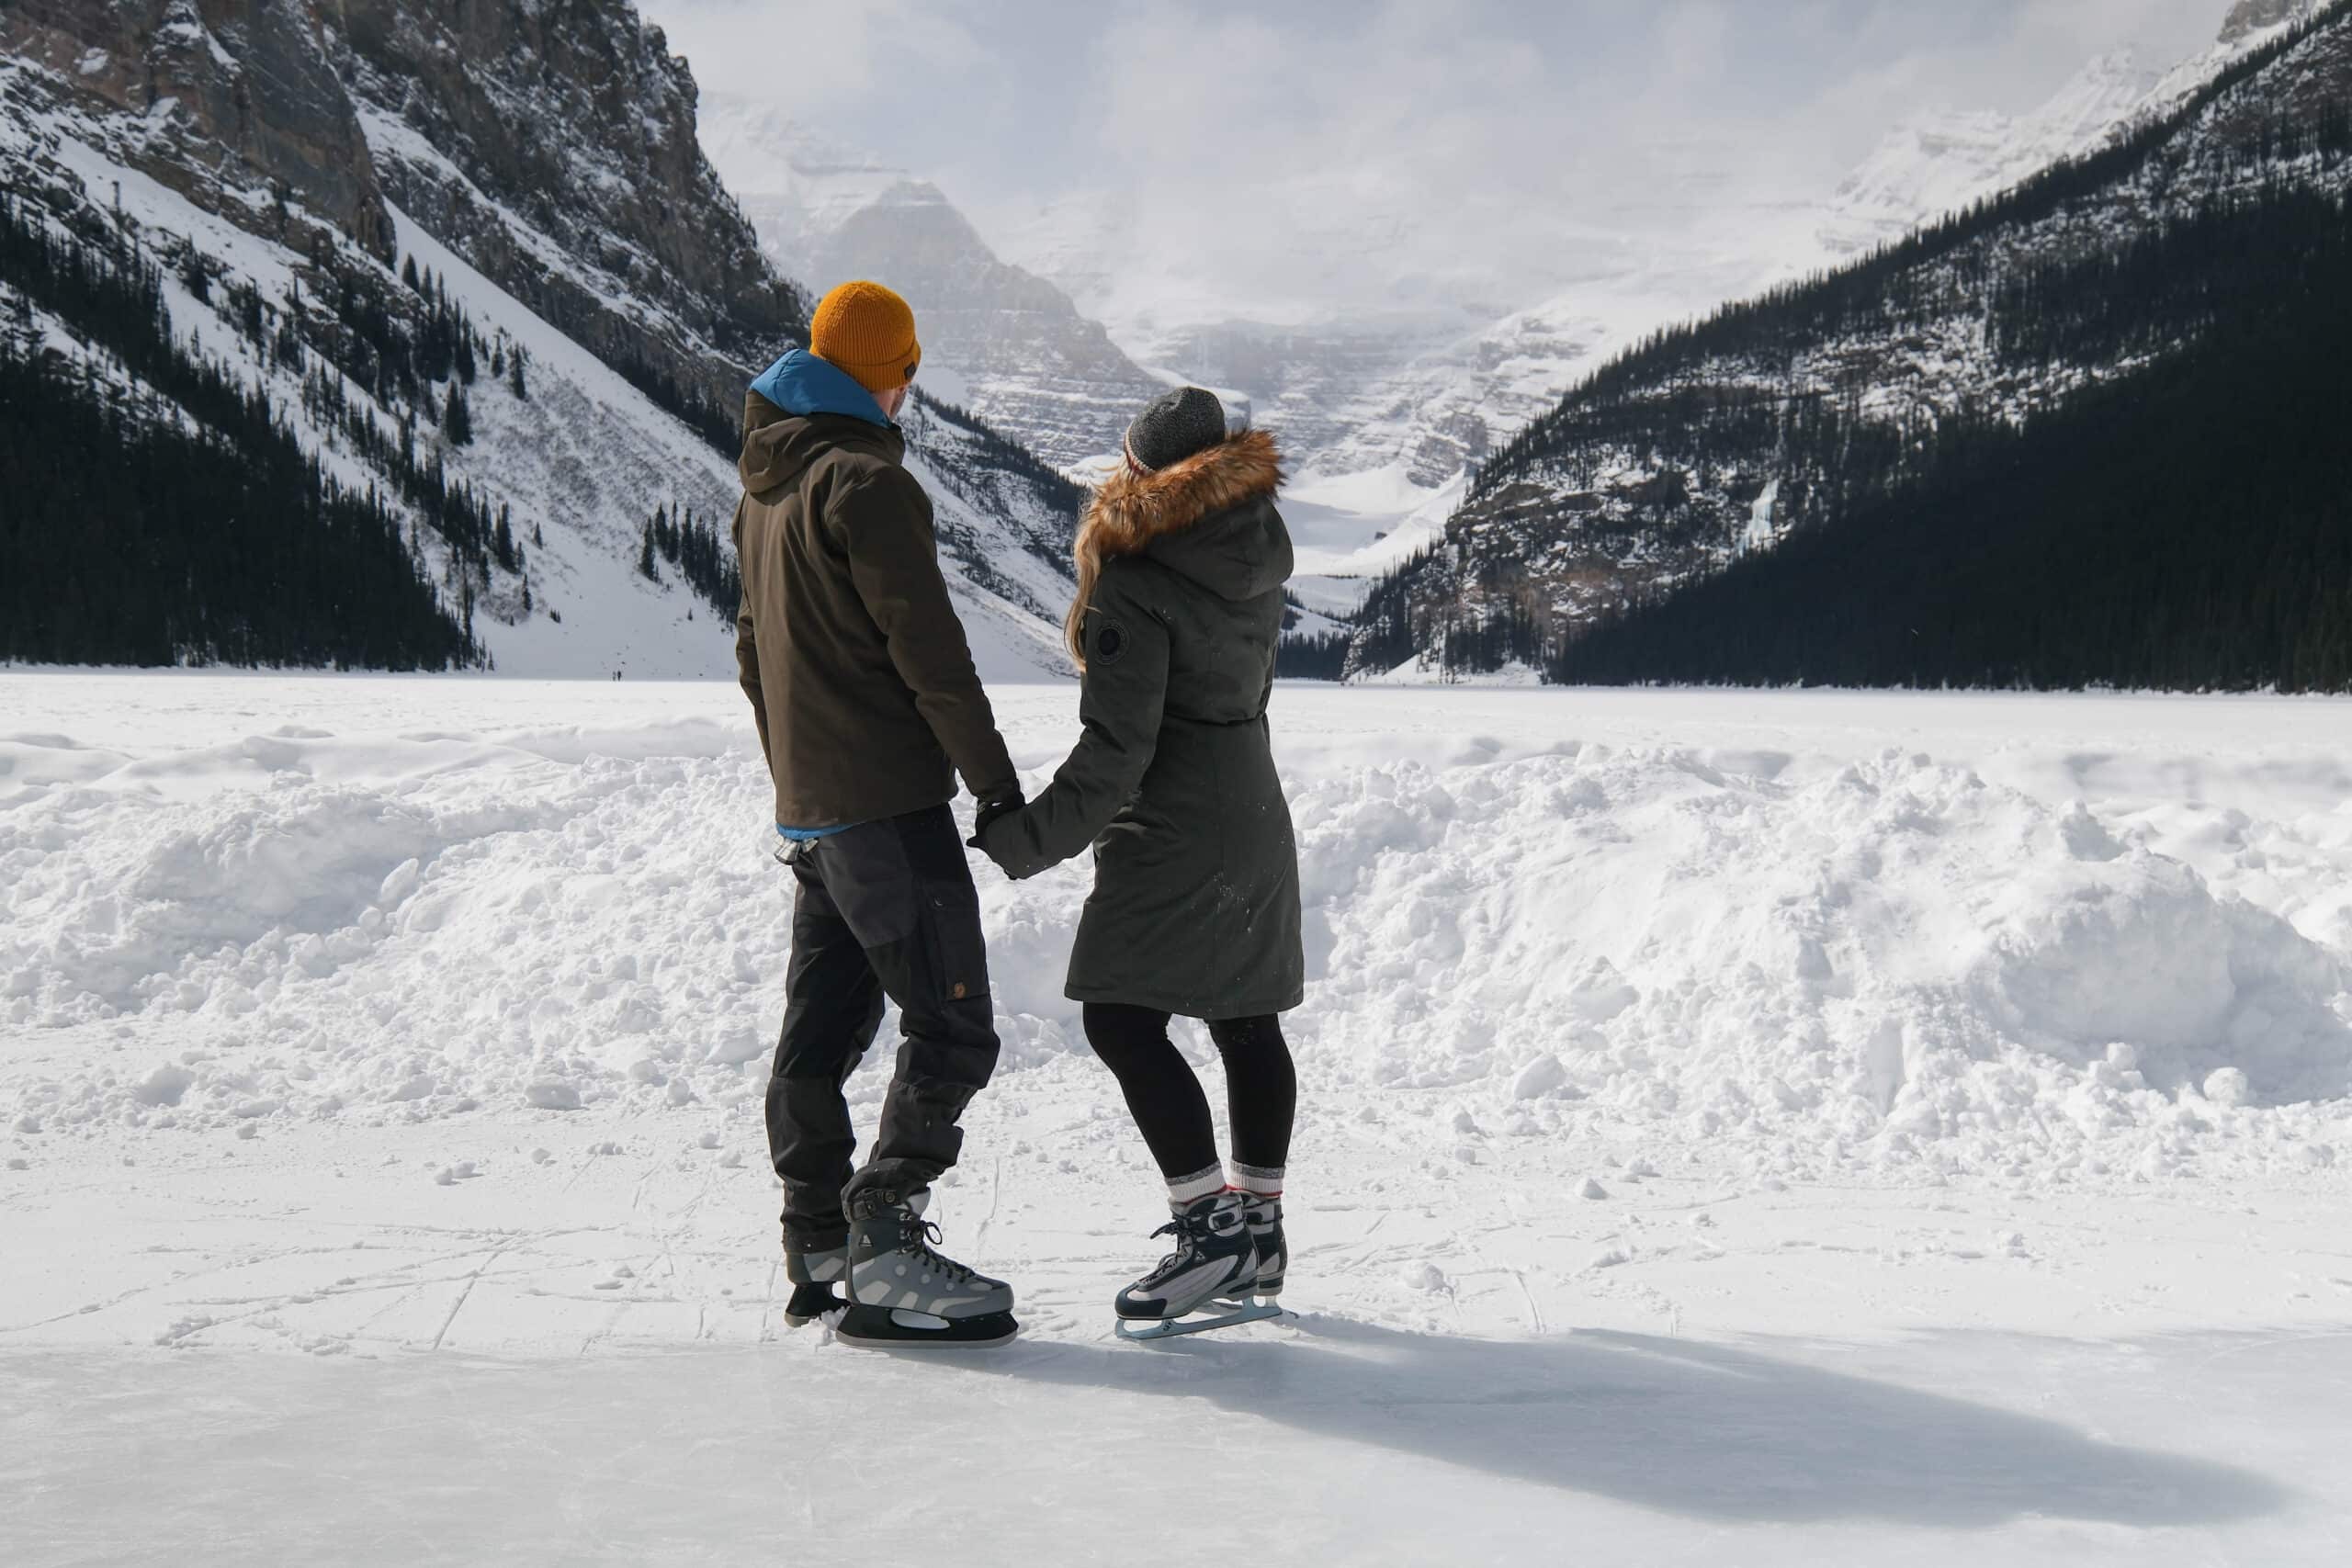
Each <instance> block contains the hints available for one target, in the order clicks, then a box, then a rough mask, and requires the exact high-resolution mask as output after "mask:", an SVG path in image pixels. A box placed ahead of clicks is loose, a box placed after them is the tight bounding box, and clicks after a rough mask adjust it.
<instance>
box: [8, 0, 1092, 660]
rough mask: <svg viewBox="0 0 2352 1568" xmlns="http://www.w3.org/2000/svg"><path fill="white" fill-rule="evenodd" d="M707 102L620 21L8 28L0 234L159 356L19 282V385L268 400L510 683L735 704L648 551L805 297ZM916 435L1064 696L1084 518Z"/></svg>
mask: <svg viewBox="0 0 2352 1568" xmlns="http://www.w3.org/2000/svg"><path fill="white" fill-rule="evenodd" d="M694 117H695V85H694V82H693V78H692V76H691V75H690V74H689V73H688V72H687V69H686V67H685V64H684V62H683V61H680V60H677V59H675V58H674V57H673V56H671V55H670V54H669V53H668V51H667V49H666V47H665V44H664V40H663V39H662V34H661V33H660V32H659V30H658V29H654V28H648V27H646V26H644V25H643V24H642V23H641V22H640V21H639V18H638V17H637V14H636V12H635V11H634V10H633V9H632V8H631V7H630V6H628V4H626V3H625V0H583V3H581V4H574V5H569V6H563V7H561V8H560V11H558V10H551V9H550V8H548V7H547V6H540V5H536V4H530V3H527V0H503V3H492V4H476V5H469V6H463V7H444V6H427V5H423V4H419V3H414V0H343V3H341V4H338V5H336V6H334V7H333V8H332V9H328V8H324V7H313V6H310V5H308V4H305V3H302V0H205V3H203V4H201V5H199V4H197V3H195V0H98V3H95V4H70V5H65V4H59V5H51V4H46V3H42V0H27V3H26V4H22V5H17V6H11V7H10V8H8V9H7V10H6V11H5V12H0V175H5V183H6V188H7V190H8V192H9V194H10V196H11V197H12V198H13V200H14V201H15V202H16V204H17V205H16V208H15V211H16V212H17V216H18V218H19V220H22V221H25V222H28V223H29V224H30V225H32V226H33V228H32V231H33V232H35V233H45V234H47V235H49V236H50V237H51V238H50V241H49V242H48V243H53V244H57V245H65V244H69V243H70V244H72V245H74V246H77V247H79V248H78V249H77V250H75V252H74V255H75V256H76V257H77V258H78V259H79V260H80V261H83V262H86V264H87V265H91V266H94V267H97V268H100V269H103V270H105V271H106V272H107V274H108V275H109V276H112V275H115V274H120V275H121V276H139V275H141V272H142V269H152V270H153V271H154V272H156V273H157V274H158V275H159V276H158V289H159V308H160V310H161V312H162V313H163V315H164V316H165V317H166V318H167V319H168V336H167V340H166V341H168V342H169V343H170V344H173V345H174V346H173V349H172V351H171V354H170V355H169V356H168V357H169V358H170V359H171V360H172V364H171V365H160V366H159V365H158V364H144V363H133V362H132V361H131V360H130V359H127V358H126V357H125V355H124V353H123V351H122V350H121V349H120V347H119V346H113V347H110V346H108V344H109V341H110V340H109V339H108V338H107V333H105V332H103V331H101V330H99V327H98V325H97V324H96V321H95V318H94V316H93V315H92V312H91V310H89V309H88V308H87V302H86V301H79V302H77V299H76V298H74V297H71V296H70V293H61V292H60V289H59V288H58V287H57V286H55V285H54V284H53V282H52V283H46V284H45V283H41V282H40V281H39V280H38V278H37V277H36V275H35V273H34V272H30V271H27V270H25V269H23V268H21V267H20V268H17V269H16V270H14V271H12V272H11V273H10V274H8V275H7V276H6V277H0V298H5V299H7V300H8V301H9V302H10V304H11V305H12V307H13V310H14V314H13V325H12V327H11V328H10V339H9V344H10V352H11V353H12V354H13V355H46V356H47V358H48V361H49V362H50V363H51V367H52V370H53V371H54V372H57V373H59V374H63V375H64V379H63V381H62V382H61V384H67V385H74V386H86V387H91V388H105V389H110V390H109V391H108V392H107V394H106V396H107V397H108V398H109V399H110V400H112V401H113V402H114V403H116V404H118V405H119V407H120V408H122V409H123V410H126V411H128V412H129V413H130V417H132V418H134V419H141V420H143V419H151V418H154V417H164V418H166V419H171V418H176V419H177V420H178V421H180V422H181V423H184V424H185V425H186V426H187V428H188V429H190V430H191V431H192V432H194V433H196V434H199V435H201V434H204V421H203V420H202V419H200V418H198V417H197V416H196V415H193V414H191V413H189V412H187V409H186V408H184V407H175V405H174V404H173V402H172V400H171V394H170V392H169V391H168V388H169V387H170V386H172V385H175V384H176V382H175V377H176V378H178V379H180V380H185V379H186V378H187V377H188V376H191V375H195V374H198V372H199V371H204V370H210V371H217V372H219V373H220V375H222V376H224V377H226V378H228V379H229V380H230V381H231V382H232V383H233V384H235V385H240V386H243V388H245V389H247V390H248V392H249V393H250V394H252V395H255V396H259V397H262V398H266V399H267V400H268V403H267V405H266V408H267V410H268V414H267V418H268V419H269V420H271V421H275V422H276V423H277V424H278V425H279V426H280V427H281V428H282V429H283V430H284V431H286V432H287V433H288V434H290V435H291V437H292V438H293V439H294V440H295V441H297V442H298V443H299V444H300V447H301V448H302V449H303V450H304V451H306V452H308V453H310V454H311V456H312V457H313V458H314V459H315V461H316V463H317V465H318V466H319V468H320V471H321V472H322V474H324V475H325V476H327V479H328V480H329V481H331V482H332V484H333V485H334V486H338V487H340V488H341V490H342V491H346V492H348V493H349V494H350V495H351V496H353V497H367V498H369V499H368V504H380V505H381V506H382V507H383V508H384V509H386V511H387V512H388V513H390V516H391V518H392V520H393V525H394V526H395V527H397V528H398V529H399V530H400V531H401V532H402V533H403V534H404V535H405V536H406V539H407V547H408V551H409V553H410V555H411V556H412V558H413V559H414V561H415V562H416V563H417V574H418V576H420V577H421V578H422V579H424V580H425V581H429V582H430V583H431V584H433V585H434V591H435V593H436V594H437V596H438V597H439V599H440V601H441V603H442V605H443V607H444V611H445V613H446V614H447V616H448V618H449V619H450V621H451V622H453V623H455V622H458V621H462V622H463V623H464V625H465V627H466V629H467V634H468V637H469V639H470V642H471V644H472V646H473V647H474V648H475V649H477V651H478V654H479V656H480V657H481V659H483V660H485V661H486V662H488V663H489V664H491V665H492V667H494V668H496V669H498V670H500V671H506V672H510V673H530V674H547V675H606V674H615V673H618V674H626V675H630V676H640V677H641V676H689V675H691V676H702V675H718V674H724V673H728V672H730V671H731V670H732V668H733V659H732V649H731V640H730V638H729V636H728V635H726V634H727V631H728V629H729V622H730V620H731V609H732V606H731V603H727V602H726V599H727V595H726V594H725V593H724V592H722V591H721V590H722V589H723V586H724V584H723V583H722V582H720V581H717V580H716V579H714V578H712V577H711V575H710V573H709V572H708V571H706V572H705V573H704V574H703V577H704V580H703V581H696V582H690V581H688V578H689V576H690V575H691V574H690V573H689V571H688V570H686V569H685V567H684V566H683V565H682V564H681V562H680V561H679V559H677V558H674V552H670V551H668V550H666V548H665V552H664V553H666V554H672V555H673V558H670V559H666V560H664V559H661V558H655V559H653V560H652V561H651V566H652V570H651V571H650V574H649V572H648V571H647V570H644V569H643V568H644V564H645V556H646V538H647V528H648V524H649V522H650V520H651V519H652V518H653V516H654V514H655V513H656V512H657V510H659V511H660V512H661V513H662V516H663V518H664V519H665V522H672V521H680V520H687V519H690V520H692V522H693V523H694V525H695V526H696V527H698V528H700V529H702V530H705V531H707V534H715V535H718V536H723V534H724V532H725V529H726V525H727V520H728V517H729V513H730V511H731V509H732V506H733V502H734V499H735V495H736V493H737V490H738V486H737V482H736V479H735V476H734V470H733V464H732V462H731V460H730V459H729V456H728V455H727V452H728V448H729V446H731V444H732V432H733V429H734V426H735V424H736V422H737V420H738V419H739V417H740V410H741V397H742V390H741V389H742V387H743V384H744V382H745V381H746V380H747V379H748V378H749V375H750V374H751V373H752V370H754V369H755V368H756V367H758V365H760V364H762V363H763V362H764V361H765V359H766V358H767V357H769V356H770V355H773V354H774V353H775V352H776V351H778V350H779V349H781V348H783V347H786V346H788V345H789V344H791V343H793V342H794V341H797V340H803V339H805V335H806V300H807V295H806V293H805V292H804V291H803V290H802V289H800V288H797V286H796V285H794V284H793V283H791V282H789V281H787V280H786V277H785V276H783V275H782V274H780V273H779V272H778V271H777V270H776V269H775V267H773V266H772V265H769V264H768V262H767V261H766V260H765V259H764V258H763V255H762V254H761V252H760V248H759V244H758V242H757V239H756V236H755V235H754V234H753V232H752V227H751V225H750V224H749V222H747V221H746V220H744V218H743V217H742V215H741V212H740V211H739V210H738V209H737V208H736V206H735V203H734V202H733V200H732V198H731V197H729V195H728V194H727V192H726V190H725V189H724V187H723V186H721V184H720V182H719V181H718V177H717V175H715V174H714V173H713V171H712V170H711V167H710V165H709V164H708V163H707V160H706V159H705V158H704V157H703V155H702V153H701V152H700V149H699V146H698V144H697V142H696V140H695V118H694ZM175 366H176V367H177V368H176V369H175V368H174V367H175ZM68 371H70V372H72V374H65V372H68ZM456 405H462V417H461V416H460V415H459V413H458V412H456ZM158 410H162V411H164V412H163V413H161V414H158V413H157V412H156V411H158ZM910 435H911V443H912V446H913V447H914V456H913V457H912V458H911V459H910V466H911V467H913V468H915V469H916V471H917V473H918V476H919V477H921V478H922V479H923V480H924V482H925V484H926V486H927V488H929V489H930V490H931V491H932V492H933V495H934V497H935V498H937V500H938V503H939V518H940V526H941V532H942V536H943V543H944V548H945V550H946V553H947V554H948V556H949V558H950V559H951V562H952V565H953V567H954V571H953V583H952V585H953V587H954V588H955V590H956V594H957V598H958V601H959V604H961V605H962V606H963V607H964V609H965V610H966V613H967V622H968V623H969V624H970V626H971V628H972V632H973V637H974V641H975V644H976V648H977V649H978V652H979V655H980V658H981V661H982V663H983V665H984V667H986V668H987V669H989V671H992V672H995V673H1000V674H1006V673H1016V672H1035V671H1040V670H1046V671H1059V670H1062V669H1064V668H1066V664H1065V661H1064V660H1063V659H1062V656H1061V654H1060V652H1059V650H1058V647H1057V638H1056V637H1055V633H1054V627H1053V624H1052V623H1054V622H1055V621H1056V620H1057V618H1058V615H1059V611H1060V608H1061V599H1062V596H1063V593H1064V592H1065V591H1066V589H1065V583H1066V567H1065V566H1064V565H1063V560H1064V557H1065V554H1066V549H1067V543H1068V539H1069V529H1070V527H1071V525H1072V524H1073V522H1074V513H1075V507H1076V499H1077V498H1076V494H1075V491H1073V490H1072V489H1071V487H1069V485H1068V483H1067V482H1066V481H1064V480H1062V479H1060V477H1059V476H1058V475H1057V474H1055V473H1054V472H1053V471H1052V470H1051V469H1050V468H1046V466H1045V465H1043V464H1042V463H1040V462H1039V461H1038V460H1037V459H1036V458H1035V457H1033V456H1031V455H1030V454H1028V453H1027V452H1026V451H1024V450H1023V449H1022V448H1020V447H1019V446H1017V444H1015V443H1012V442H1009V441H1007V440H1005V439H1004V438H1002V437H1001V436H1000V435H998V434H996V433H994V432H993V431H991V430H990V429H989V428H988V427H987V426H986V425H984V424H981V423H978V422H977V421H974V420H970V419H967V418H961V417H957V416H955V415H953V414H952V413H950V412H945V411H941V410H938V409H936V408H931V407H922V408H919V409H918V411H917V412H916V413H915V414H914V415H912V416H910ZM673 542H674V538H673ZM224 547H227V546H226V545H225V544H224ZM180 656H182V657H187V656H191V655H189V654H187V653H185V652H184V653H183V654H182V655H180ZM193 656H195V657H204V656H205V655H203V654H202V653H200V652H198V653H196V654H194V655H193Z"/></svg>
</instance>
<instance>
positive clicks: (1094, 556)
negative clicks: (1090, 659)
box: [1062, 514, 1103, 672]
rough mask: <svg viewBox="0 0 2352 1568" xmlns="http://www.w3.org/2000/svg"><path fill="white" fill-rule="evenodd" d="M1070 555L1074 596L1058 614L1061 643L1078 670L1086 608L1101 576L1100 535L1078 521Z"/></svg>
mask: <svg viewBox="0 0 2352 1568" xmlns="http://www.w3.org/2000/svg"><path fill="white" fill-rule="evenodd" d="M1089 521H1091V514H1090V518H1089ZM1070 558H1071V559H1072V560H1073V561H1074V562H1075V563H1076V564H1077V567H1078V597H1077V598H1075V599H1072V600H1071V601H1070V602H1069V615H1064V616H1063V617H1062V643H1063V645H1064V646H1065V647H1067V648H1068V649H1069V656H1070V657H1071V658H1072V659H1074V660H1077V661H1078V667H1079V670H1080V671H1081V672H1082V671H1084V670H1085V669H1086V607H1087V605H1089V604H1092V603H1093V601H1094V584H1095V582H1096V581H1099V580H1100V579H1101V577H1102V576H1103V538H1102V536H1101V535H1099V534H1097V533H1096V532H1095V531H1094V530H1093V529H1092V528H1090V527H1088V526H1087V525H1086V524H1084V523H1081V524H1080V525H1079V528H1078V544H1077V545H1076V547H1073V548H1072V550H1071V551H1070Z"/></svg>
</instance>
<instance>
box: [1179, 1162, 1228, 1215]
mask: <svg viewBox="0 0 2352 1568" xmlns="http://www.w3.org/2000/svg"><path fill="white" fill-rule="evenodd" d="M1224 1190H1225V1168H1224V1167H1223V1166H1216V1165H1213V1166H1210V1167H1209V1168H1206V1169H1205V1170H1196V1171H1194V1172H1193V1174H1192V1175H1190V1176H1171V1177H1170V1178H1169V1179H1168V1206H1169V1207H1170V1208H1171V1209H1179V1210H1182V1209H1184V1208H1187V1207H1189V1206H1190V1205H1192V1204H1193V1203H1195V1202H1198V1201H1200V1200H1201V1199H1203V1198H1205V1197H1207V1196H1208V1195H1209V1194H1210V1193H1212V1192H1222V1191H1224Z"/></svg>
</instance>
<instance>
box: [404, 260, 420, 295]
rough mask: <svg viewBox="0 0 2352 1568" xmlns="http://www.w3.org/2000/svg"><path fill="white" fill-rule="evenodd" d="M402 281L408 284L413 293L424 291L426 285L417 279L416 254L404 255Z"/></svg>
mask: <svg viewBox="0 0 2352 1568" xmlns="http://www.w3.org/2000/svg"><path fill="white" fill-rule="evenodd" d="M401 282H402V283H405V284H407V285H408V287H409V288H410V290H411V291H412V292H413V293H417V294H422V293H424V284H423V283H421V282H419V281H418V280H417V276H416V258H415V257H414V256H403V257H402V258H401Z"/></svg>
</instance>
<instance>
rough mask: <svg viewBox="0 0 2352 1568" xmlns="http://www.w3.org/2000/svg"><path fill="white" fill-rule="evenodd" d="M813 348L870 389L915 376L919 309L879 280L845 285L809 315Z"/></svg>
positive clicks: (919, 347)
mask: <svg viewBox="0 0 2352 1568" xmlns="http://www.w3.org/2000/svg"><path fill="white" fill-rule="evenodd" d="M809 353H811V354H813V355H816V356H817V357H818V358H820V359H822V360H825V361H827V362H828V363H830V364H832V365H837V366H839V367H841V368H842V369H843V370H846V371H848V372H849V373H850V375H851V376H853V377H854V378H856V380H857V384H858V385H859V386H861V387H863V388H865V389H866V390H867V391H869V392H887V391H888V390H889V389H891V388H893V387H900V386H904V385H905V384H906V383H908V382H909V381H911V380H913V379H914V378H915V367H917V366H919V365H921V364H922V344H920V343H917V342H916V341H915V313H914V311H913V310H912V309H910V307H909V306H908V304H907V302H906V301H905V300H904V299H899V297H898V295H896V294H894V293H892V292H891V291H890V290H889V289H888V288H883V287H882V286H881V285H880V284H878V283H866V282H863V281H861V282H857V283H843V284H840V285H838V286H836V287H835V288H833V289H832V291H831V292H830V293H828V294H827V295H826V296H825V297H824V298H823V299H820V300H819V301H817V313H816V314H815V315H813V316H811V317H809Z"/></svg>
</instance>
